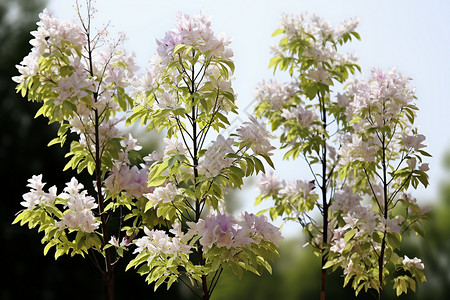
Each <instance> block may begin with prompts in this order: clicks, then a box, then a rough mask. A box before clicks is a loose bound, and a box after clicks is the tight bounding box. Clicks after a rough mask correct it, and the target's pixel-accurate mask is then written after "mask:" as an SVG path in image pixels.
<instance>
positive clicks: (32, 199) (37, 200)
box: [20, 174, 57, 209]
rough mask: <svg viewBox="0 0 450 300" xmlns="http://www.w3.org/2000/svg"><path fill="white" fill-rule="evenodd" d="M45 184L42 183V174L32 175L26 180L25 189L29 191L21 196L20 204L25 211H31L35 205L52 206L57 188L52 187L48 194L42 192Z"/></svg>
mask: <svg viewBox="0 0 450 300" xmlns="http://www.w3.org/2000/svg"><path fill="white" fill-rule="evenodd" d="M45 184H46V183H44V182H42V174H40V175H33V177H32V178H30V179H28V184H27V187H29V188H30V189H31V190H30V191H29V192H28V193H26V194H24V195H23V196H22V198H23V200H24V201H23V202H21V203H20V204H21V205H22V206H24V207H25V208H26V209H31V208H33V207H34V206H35V205H53V204H54V203H55V200H56V197H57V188H56V186H52V187H51V188H49V190H48V192H45V191H44V190H43V188H44V186H45Z"/></svg>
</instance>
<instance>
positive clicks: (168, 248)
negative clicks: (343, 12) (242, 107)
mask: <svg viewBox="0 0 450 300" xmlns="http://www.w3.org/2000/svg"><path fill="white" fill-rule="evenodd" d="M76 7H77V12H78V15H79V17H80V25H78V24H77V23H75V22H70V21H66V20H61V19H57V18H55V17H53V16H52V15H50V14H49V13H48V11H47V10H44V12H43V13H41V14H40V21H39V22H38V30H37V31H34V32H32V35H33V36H34V39H32V40H31V44H32V46H33V48H32V50H31V52H30V54H29V55H28V56H26V57H25V58H24V59H23V61H22V62H21V64H20V65H18V66H17V68H18V70H19V72H20V74H21V75H20V76H17V77H14V78H13V80H14V81H16V82H17V83H18V86H17V91H18V92H20V93H21V94H22V96H28V100H30V101H38V102H41V103H42V106H41V108H40V109H39V111H38V112H37V116H40V115H43V116H45V117H47V118H48V119H49V121H50V123H52V122H58V123H59V124H60V128H59V131H58V137H56V138H55V139H54V140H52V141H51V142H50V143H49V145H53V144H61V145H62V144H64V143H65V142H66V140H67V139H68V135H69V133H74V134H76V136H77V137H78V138H75V139H74V140H73V141H72V142H71V148H70V152H69V153H67V155H66V156H67V157H71V159H70V160H69V162H68V163H67V165H66V166H65V168H64V170H68V169H73V170H76V171H77V172H78V173H80V172H82V171H84V170H87V172H88V173H89V174H90V175H91V176H92V178H93V179H94V187H93V192H92V193H91V192H88V190H87V189H84V185H83V184H81V183H80V182H79V181H78V180H77V179H76V178H75V177H74V178H72V180H71V181H70V182H68V183H67V184H66V187H65V188H64V190H63V191H62V192H61V193H58V190H57V187H55V186H52V187H50V188H49V189H48V190H45V189H44V186H45V183H44V182H43V176H42V175H36V176H33V177H32V178H31V179H30V180H29V184H28V187H30V191H29V192H28V193H26V194H24V195H23V199H24V201H23V202H22V205H23V206H24V210H22V211H21V212H20V213H19V214H18V215H17V217H16V219H15V220H14V223H20V225H25V224H27V225H28V226H29V228H30V229H31V228H35V227H38V230H39V231H40V232H43V234H44V237H43V238H42V243H43V244H46V245H45V248H44V254H47V253H48V251H49V250H50V249H51V248H54V249H55V258H58V257H60V256H61V255H64V254H68V255H72V256H73V255H77V254H78V255H82V256H83V257H84V256H88V257H89V258H90V259H91V261H92V262H93V263H94V265H95V266H96V267H97V268H98V270H99V271H100V273H101V274H102V276H103V280H104V283H105V287H106V290H107V295H108V299H113V298H114V269H115V266H116V263H117V261H118V260H119V259H121V258H123V257H124V253H125V252H126V251H128V250H129V248H130V247H133V248H134V249H135V250H134V253H137V256H136V257H135V258H134V259H133V260H132V261H131V262H130V263H129V265H128V268H132V267H137V266H139V269H138V272H139V273H140V274H146V275H147V277H146V281H147V282H149V283H151V282H155V288H157V287H158V286H159V285H160V284H161V283H163V282H167V284H168V287H170V285H171V284H172V283H173V282H174V281H176V280H177V279H180V280H182V281H183V282H184V278H181V277H180V276H181V275H186V276H187V277H188V278H189V279H190V280H191V282H193V283H195V282H197V283H199V285H200V286H201V292H200V293H199V297H200V298H201V299H209V297H210V295H211V293H212V291H213V290H214V287H215V286H216V284H217V282H218V280H219V277H220V274H221V273H222V270H223V269H224V268H226V267H231V268H232V269H233V271H234V272H235V273H236V274H238V275H240V274H241V273H242V271H243V270H244V269H245V270H251V271H253V272H255V273H259V272H260V271H261V268H266V269H268V270H269V271H270V269H271V268H270V265H269V263H268V260H269V259H270V258H272V255H274V254H276V253H277V251H276V246H277V244H278V241H279V240H280V239H281V234H280V231H279V229H278V228H276V227H274V226H273V225H271V224H269V223H268V222H267V220H266V218H265V217H263V216H260V217H257V216H255V215H252V214H248V213H243V214H242V217H241V218H240V219H235V218H234V217H232V216H227V215H226V214H224V213H223V207H224V194H225V192H226V189H228V188H234V187H241V186H242V184H243V178H244V177H245V176H250V175H252V174H253V173H255V172H256V173H258V172H260V171H264V165H263V163H262V161H261V160H260V159H259V158H258V157H262V158H264V159H265V161H267V162H268V163H269V164H271V165H272V162H271V160H270V155H271V153H270V151H272V150H273V147H272V146H271V145H270V143H269V142H268V139H267V138H268V137H269V133H268V132H267V130H266V129H265V127H264V126H263V125H261V124H260V123H258V122H257V121H256V120H255V119H251V120H250V121H248V122H246V123H244V124H243V126H242V127H241V128H239V129H238V131H237V133H236V134H234V135H233V137H228V138H225V137H223V136H221V135H218V136H217V138H216V140H215V141H213V142H211V143H210V146H209V147H205V145H206V144H207V141H208V138H209V135H208V134H209V133H210V129H213V130H216V131H219V130H220V129H221V128H224V127H226V125H227V124H228V120H227V117H226V114H227V113H229V112H232V111H233V112H234V111H235V110H236V106H235V104H234V99H235V95H234V93H233V90H232V88H231V75H232V73H233V71H234V64H233V62H232V60H231V57H232V51H231V49H229V48H228V44H229V42H228V41H227V40H226V39H225V38H224V37H219V38H217V37H216V36H215V35H214V33H213V31H212V30H211V28H210V22H209V20H208V18H207V17H206V16H204V15H203V14H202V15H199V16H196V17H189V16H182V15H180V16H179V18H178V27H177V29H176V30H174V31H171V32H168V33H167V34H166V37H165V38H164V39H163V40H161V41H159V42H158V44H159V48H158V54H157V55H156V56H155V62H154V64H153V65H152V68H151V69H149V71H148V72H147V74H144V75H135V74H134V73H135V71H136V70H137V67H136V66H135V64H134V60H133V57H132V56H128V55H127V54H126V53H125V51H124V50H121V49H120V47H119V46H120V44H121V43H122V40H123V37H120V38H119V40H118V41H116V42H110V40H109V39H107V38H106V36H107V31H106V28H105V29H103V30H100V31H99V32H98V33H93V31H92V28H91V20H92V13H93V11H94V9H93V8H92V7H91V2H90V1H89V0H87V1H86V5H85V6H83V5H80V4H79V3H78V2H77V6H76ZM84 9H86V11H85V15H84V13H83V10H84ZM136 101H137V102H136ZM130 106H131V107H135V109H134V113H133V115H132V116H131V117H130V118H129V119H128V123H129V124H131V123H132V122H133V121H134V120H136V119H137V118H141V123H142V124H147V127H148V129H157V130H162V129H167V138H166V139H165V140H164V142H165V144H166V148H165V150H164V154H163V155H159V154H158V153H152V154H151V155H149V156H147V157H145V158H144V159H143V162H142V164H141V165H132V164H131V162H130V156H131V155H133V156H135V154H136V151H137V150H140V149H141V147H140V146H139V145H138V144H137V140H135V139H134V138H133V137H132V136H131V135H130V134H127V133H125V132H124V131H123V130H120V126H121V123H122V122H123V121H125V119H126V117H122V118H117V117H116V116H117V115H121V116H124V115H125V113H126V112H127V110H128V108H129V107H130ZM207 211H208V212H207ZM206 213H208V215H205V214H206ZM116 220H118V222H117V221H116ZM113 221H114V222H113ZM142 231H143V233H144V236H143V237H140V236H141V232H142ZM112 233H113V234H112ZM121 236H123V238H120V237H121ZM138 237H139V238H138ZM192 290H193V291H194V292H196V293H198V292H197V291H195V287H192ZM200 295H201V296H200Z"/></svg>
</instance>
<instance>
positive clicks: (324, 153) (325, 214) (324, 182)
mask: <svg viewBox="0 0 450 300" xmlns="http://www.w3.org/2000/svg"><path fill="white" fill-rule="evenodd" d="M319 101H321V103H322V104H321V114H322V128H323V131H324V133H323V134H322V139H323V144H322V158H321V163H322V186H321V190H322V213H323V216H322V217H323V229H322V278H321V287H320V300H325V283H326V278H327V270H326V269H324V268H323V267H324V266H325V264H326V263H327V260H328V259H327V256H326V252H325V245H326V243H327V242H328V202H327V186H328V180H329V178H328V177H327V142H326V139H327V135H326V130H327V110H326V107H325V101H324V99H323V97H322V100H320V95H319Z"/></svg>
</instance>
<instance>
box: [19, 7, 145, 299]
mask: <svg viewBox="0 0 450 300" xmlns="http://www.w3.org/2000/svg"><path fill="white" fill-rule="evenodd" d="M77 4H78V3H77ZM83 8H85V9H86V15H83V14H84V12H83V11H82V10H83ZM77 12H78V15H79V17H80V22H81V24H80V25H78V24H77V23H75V22H72V21H67V20H62V19H57V18H55V17H53V16H52V15H50V14H49V13H48V11H47V10H44V12H43V13H41V14H40V15H39V17H40V21H39V22H38V23H37V25H38V29H37V31H34V32H32V35H33V36H34V39H32V40H31V41H30V43H31V45H32V46H33V48H32V50H31V52H30V54H29V55H28V56H26V57H25V58H24V59H23V61H22V62H21V64H20V65H18V66H17V68H18V70H19V72H20V73H21V75H20V76H17V77H14V78H13V80H14V81H16V82H17V83H18V86H17V91H18V92H20V93H21V94H22V96H25V95H27V96H28V100H30V101H38V102H41V103H42V106H41V108H40V109H39V111H38V112H37V114H36V116H40V115H42V116H44V117H47V118H48V119H49V122H50V123H53V122H58V123H59V124H60V127H59V130H58V137H57V138H55V139H54V140H52V141H51V142H50V143H49V145H53V144H61V145H63V144H64V143H65V142H66V139H67V136H68V133H69V132H70V133H75V134H76V135H77V136H78V138H77V139H75V140H74V141H72V142H71V147H70V152H69V153H67V155H66V156H67V157H71V159H70V161H69V162H68V163H67V165H66V166H65V168H64V170H67V169H74V170H77V172H78V173H80V172H82V171H83V170H85V169H87V172H88V173H89V174H91V175H92V176H93V178H94V180H95V186H94V188H95V193H94V195H93V196H91V195H90V194H89V193H88V191H87V190H84V186H83V184H81V183H80V182H79V181H78V180H77V179H76V178H75V177H74V178H72V180H71V181H70V182H68V183H67V185H66V187H65V188H64V190H63V192H62V193H59V194H58V192H57V187H55V186H52V187H51V188H49V189H48V191H45V190H44V186H45V183H43V182H42V180H43V178H42V177H43V176H42V175H37V176H33V177H32V178H31V179H30V180H29V184H28V187H30V192H28V193H26V194H24V195H23V199H24V202H22V205H23V206H24V207H25V209H24V210H23V211H21V212H20V213H19V214H18V215H17V217H16V219H15V221H14V223H17V222H20V224H21V225H24V224H28V226H29V227H30V228H34V227H38V228H39V231H42V232H43V233H44V237H43V238H42V243H44V244H46V246H45V248H44V254H46V253H47V252H48V251H49V250H50V248H52V247H54V248H55V258H58V257H59V256H61V255H63V254H70V255H75V254H79V255H82V256H88V257H89V258H91V260H92V261H93V262H94V264H95V265H96V267H97V268H98V269H99V271H100V272H101V274H102V276H103V280H104V282H105V286H106V289H107V293H108V295H109V299H113V294H114V266H115V265H114V262H115V260H116V259H118V258H119V257H120V252H117V253H113V252H112V251H111V250H112V248H108V241H109V240H110V238H111V235H110V226H109V225H110V224H109V223H110V220H111V217H112V215H113V214H114V213H115V212H116V211H115V210H114V208H115V207H117V206H124V207H129V206H130V205H131V204H130V202H131V201H132V200H131V199H132V198H134V197H136V198H140V197H142V193H145V192H150V191H151V189H149V188H148V187H147V184H146V182H145V180H141V181H135V182H134V184H135V185H137V186H136V187H133V188H132V190H127V192H129V193H128V194H127V196H124V197H122V198H118V197H116V196H115V195H114V193H113V192H112V191H111V190H106V187H105V186H104V179H105V177H106V176H107V174H108V172H111V173H112V174H114V173H115V172H116V170H117V169H118V168H120V166H121V165H122V164H123V163H127V162H129V161H128V154H129V152H131V151H135V150H139V148H138V146H137V145H136V144H135V140H134V139H133V138H132V137H131V136H130V135H125V134H124V133H123V132H121V131H119V130H118V127H117V126H118V124H119V123H120V122H121V120H120V119H118V118H115V115H116V114H117V113H119V112H122V111H125V110H126V109H127V106H128V104H129V103H131V102H132V101H131V98H130V97H129V96H128V95H127V93H126V92H125V87H126V86H128V85H129V84H130V82H132V78H133V76H134V75H133V72H134V71H135V70H136V67H135V64H134V60H133V57H130V56H127V55H126V53H125V51H124V50H121V49H120V47H119V46H120V44H121V43H122V39H123V37H121V38H119V40H118V41H116V42H112V43H109V42H108V41H107V40H106V30H103V31H100V32H98V33H96V34H95V33H93V32H92V28H91V18H92V9H91V7H90V2H89V1H88V2H87V5H86V7H84V6H82V5H77ZM132 172H135V173H138V174H134V175H136V176H137V177H139V178H142V177H143V178H146V177H147V175H146V172H147V171H145V170H138V169H133V170H132ZM130 173H131V172H130ZM130 179H131V178H130ZM122 188H123V189H127V188H128V186H125V185H122ZM107 201H109V203H107ZM139 203H140V202H138V201H137V202H133V205H137V206H139ZM119 217H120V218H123V215H120V216H119ZM116 230H118V231H120V228H119V229H116ZM97 255H100V256H101V257H102V258H103V259H102V260H103V261H104V263H102V262H101V261H102V260H100V259H98V258H97Z"/></svg>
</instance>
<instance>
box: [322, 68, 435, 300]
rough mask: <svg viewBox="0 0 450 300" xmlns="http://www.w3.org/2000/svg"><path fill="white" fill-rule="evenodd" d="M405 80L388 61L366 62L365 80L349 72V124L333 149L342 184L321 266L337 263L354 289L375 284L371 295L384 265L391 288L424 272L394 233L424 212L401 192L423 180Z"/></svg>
mask: <svg viewBox="0 0 450 300" xmlns="http://www.w3.org/2000/svg"><path fill="white" fill-rule="evenodd" d="M409 81H410V78H406V77H404V76H402V75H401V74H400V73H398V72H397V71H396V70H395V69H394V70H391V71H389V72H382V71H381V70H378V69H374V70H372V73H371V77H370V78H369V80H355V81H354V82H353V83H352V84H351V85H350V86H349V87H348V89H347V93H346V94H345V95H344V96H343V98H344V99H345V100H343V101H344V102H346V103H347V105H346V106H347V109H346V115H347V118H348V119H349V120H351V122H350V123H351V124H352V127H351V130H350V131H349V133H348V134H346V135H343V136H341V140H342V142H341V145H342V146H341V148H340V149H339V150H338V154H339V156H340V162H339V164H340V166H339V169H340V171H339V172H340V176H341V178H346V179H347V183H346V185H347V187H346V188H344V189H342V190H339V191H337V192H336V194H335V200H334V202H333V204H332V205H331V207H330V209H331V210H332V211H333V214H335V215H336V220H337V224H336V226H337V227H336V228H335V229H334V232H333V237H332V239H331V245H332V246H331V248H330V259H329V263H328V265H327V266H326V267H329V266H333V265H340V266H341V267H342V268H343V269H344V274H345V282H344V284H347V283H348V282H349V281H350V280H351V279H353V283H352V286H353V288H354V289H355V290H356V292H357V293H358V292H359V291H360V290H361V289H363V288H364V289H365V290H368V289H370V288H371V289H375V290H376V291H377V293H378V295H379V299H382V292H383V286H384V285H385V283H386V279H387V277H388V276H389V275H390V274H392V273H393V274H392V275H393V282H394V289H396V292H397V295H400V294H402V293H406V292H407V290H408V288H410V289H411V290H413V291H415V287H416V283H418V284H420V283H421V282H423V281H425V280H426V279H425V276H424V273H423V269H424V265H423V264H422V262H421V260H420V259H418V258H414V259H410V258H408V257H407V256H404V257H403V258H401V257H400V256H399V255H398V250H399V249H400V245H401V240H402V235H403V234H404V233H405V232H407V231H413V232H415V233H416V234H420V235H423V230H422V226H421V221H422V220H423V219H426V217H425V215H424V213H425V212H426V211H424V210H421V209H420V207H419V206H418V204H417V202H416V199H415V198H414V197H413V196H411V194H409V193H408V192H407V191H408V188H409V187H412V188H414V189H415V188H417V187H418V185H420V184H421V185H423V186H425V187H426V186H427V185H428V175H427V174H426V171H428V164H427V163H423V162H422V160H423V157H425V156H429V154H428V153H427V152H426V151H424V150H423V148H425V145H424V144H423V141H424V140H425V136H423V135H422V134H419V133H418V129H417V128H416V127H414V121H415V117H416V110H417V107H416V106H415V104H414V99H415V96H414V90H413V89H412V88H411V87H410V86H409ZM363 199H366V200H367V201H363Z"/></svg>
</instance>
